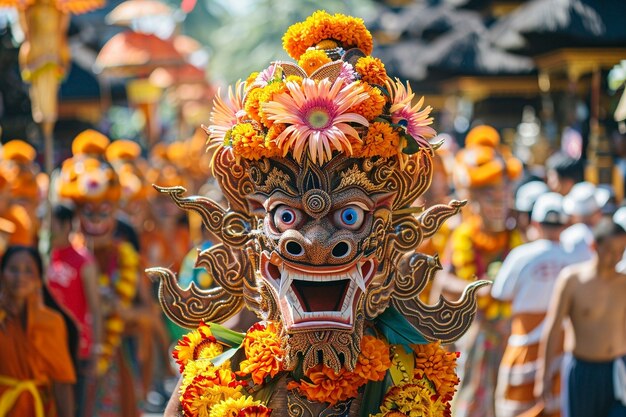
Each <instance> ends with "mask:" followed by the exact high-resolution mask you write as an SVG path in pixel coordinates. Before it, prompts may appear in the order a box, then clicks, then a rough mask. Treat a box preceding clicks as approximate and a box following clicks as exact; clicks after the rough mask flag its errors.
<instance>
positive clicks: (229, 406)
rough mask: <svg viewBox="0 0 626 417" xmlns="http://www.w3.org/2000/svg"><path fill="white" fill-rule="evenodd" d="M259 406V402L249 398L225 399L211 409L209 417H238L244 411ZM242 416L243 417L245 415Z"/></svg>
mask: <svg viewBox="0 0 626 417" xmlns="http://www.w3.org/2000/svg"><path fill="white" fill-rule="evenodd" d="M260 405H261V402H260V401H255V400H254V399H253V398H252V397H249V396H245V397H244V396H242V397H239V398H227V399H225V400H223V401H220V402H219V403H217V404H215V406H213V408H211V412H210V413H209V417H238V416H239V415H240V413H242V412H243V411H244V410H246V409H249V408H250V407H254V406H260ZM243 415H244V416H245V415H246V414H243Z"/></svg>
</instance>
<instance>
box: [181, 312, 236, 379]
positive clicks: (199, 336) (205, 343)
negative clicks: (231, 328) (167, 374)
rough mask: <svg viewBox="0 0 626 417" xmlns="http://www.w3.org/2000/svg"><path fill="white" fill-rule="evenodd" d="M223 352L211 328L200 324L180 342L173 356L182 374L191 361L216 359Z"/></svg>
mask: <svg viewBox="0 0 626 417" xmlns="http://www.w3.org/2000/svg"><path fill="white" fill-rule="evenodd" d="M223 351H224V348H223V347H222V345H220V344H219V343H218V342H217V340H216V339H215V337H214V336H213V334H212V333H211V327H210V326H208V325H207V324H205V323H200V325H199V326H198V328H197V329H196V330H194V331H192V332H190V333H188V334H187V335H185V336H183V338H182V339H180V340H179V341H178V344H177V345H176V347H175V348H174V351H173V352H172V356H173V357H174V359H175V360H176V363H177V364H178V365H179V366H180V372H181V373H182V372H183V370H184V368H185V366H187V363H188V362H189V361H192V360H197V359H210V358H214V357H215V356H217V355H219V354H221V353H222V352H223Z"/></svg>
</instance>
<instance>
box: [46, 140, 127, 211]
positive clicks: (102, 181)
mask: <svg viewBox="0 0 626 417" xmlns="http://www.w3.org/2000/svg"><path fill="white" fill-rule="evenodd" d="M109 142H110V141H109V139H108V138H107V137H106V136H104V135H103V134H101V133H99V132H96V131H95V130H86V131H84V132H82V133H80V134H79V135H78V136H76V138H75V139H74V141H73V142H72V153H73V157H72V158H70V159H68V160H66V161H65V162H64V163H63V166H62V168H61V175H60V177H59V185H58V190H59V191H58V192H59V195H60V196H61V197H62V198H67V199H71V200H74V201H75V202H77V203H82V202H100V201H110V202H115V201H117V200H119V198H120V195H121V187H120V182H119V179H118V176H117V174H116V173H115V171H114V170H113V168H112V167H111V165H109V164H108V163H107V162H105V161H104V154H105V151H106V148H107V146H108V145H109Z"/></svg>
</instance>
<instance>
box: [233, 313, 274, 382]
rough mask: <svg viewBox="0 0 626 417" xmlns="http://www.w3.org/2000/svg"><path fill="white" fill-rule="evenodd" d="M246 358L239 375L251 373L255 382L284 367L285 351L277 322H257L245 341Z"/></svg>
mask: <svg viewBox="0 0 626 417" xmlns="http://www.w3.org/2000/svg"><path fill="white" fill-rule="evenodd" d="M243 347H244V352H245V354H246V360H244V361H242V362H241V363H240V364H239V368H240V372H239V373H238V374H239V375H251V376H252V381H254V383H255V384H262V383H263V381H264V380H265V378H266V377H267V376H270V377H275V376H276V375H277V374H278V373H279V372H280V371H282V370H283V369H284V366H283V358H284V356H285V351H284V349H283V348H282V340H281V338H280V336H279V334H278V329H277V326H276V324H275V323H271V322H270V323H268V324H267V325H262V324H259V323H257V324H255V325H254V326H252V328H251V329H250V330H249V331H248V333H247V334H246V338H245V339H244V342H243Z"/></svg>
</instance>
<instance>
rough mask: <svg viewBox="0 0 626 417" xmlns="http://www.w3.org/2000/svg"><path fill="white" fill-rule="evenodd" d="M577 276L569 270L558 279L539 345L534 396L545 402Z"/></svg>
mask: <svg viewBox="0 0 626 417" xmlns="http://www.w3.org/2000/svg"><path fill="white" fill-rule="evenodd" d="M575 280H576V276H575V275H574V273H573V272H572V271H570V270H569V268H566V269H564V270H563V271H562V272H561V274H560V275H559V278H558V279H557V282H556V285H555V287H554V292H553V293H552V299H551V300H550V306H549V307H548V313H547V315H546V318H545V327H544V329H543V333H542V335H541V341H540V343H539V358H538V359H537V362H538V365H539V366H538V369H537V374H536V375H535V388H534V394H535V397H536V398H542V399H544V400H545V398H546V396H547V395H548V394H549V393H550V389H551V386H550V385H551V384H550V379H551V378H552V375H551V374H550V366H551V364H552V362H553V360H554V357H555V351H556V348H557V344H558V342H559V341H560V340H561V335H562V332H563V321H564V320H565V318H567V317H568V316H569V312H570V307H571V304H572V287H573V286H574V285H575Z"/></svg>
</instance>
